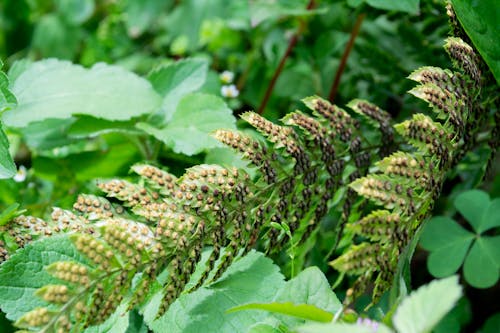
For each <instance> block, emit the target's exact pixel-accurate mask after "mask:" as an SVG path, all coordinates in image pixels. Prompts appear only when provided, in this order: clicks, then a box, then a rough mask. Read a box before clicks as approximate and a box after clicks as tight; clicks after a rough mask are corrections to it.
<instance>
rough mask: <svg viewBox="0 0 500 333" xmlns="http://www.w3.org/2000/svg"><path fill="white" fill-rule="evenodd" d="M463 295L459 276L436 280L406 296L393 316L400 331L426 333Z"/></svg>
mask: <svg viewBox="0 0 500 333" xmlns="http://www.w3.org/2000/svg"><path fill="white" fill-rule="evenodd" d="M461 295H462V287H461V286H460V284H459V283H458V276H456V275H454V276H451V277H449V278H446V279H442V280H434V281H432V282H431V283H429V284H428V285H425V286H423V287H420V288H418V289H417V290H416V291H414V292H412V293H411V294H410V296H408V297H407V298H405V299H404V300H403V301H402V302H401V305H400V306H399V307H398V309H397V310H396V313H395V314H394V317H393V323H394V327H395V328H396V329H397V331H398V333H426V332H430V331H431V329H432V328H433V327H434V326H436V325H437V324H438V323H439V321H440V320H441V319H442V318H443V317H444V316H445V315H446V313H448V312H449V311H450V310H451V309H452V308H453V307H454V306H455V303H456V302H457V301H458V299H459V298H460V296H461Z"/></svg>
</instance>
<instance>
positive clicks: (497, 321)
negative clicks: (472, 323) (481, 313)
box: [479, 312, 500, 333]
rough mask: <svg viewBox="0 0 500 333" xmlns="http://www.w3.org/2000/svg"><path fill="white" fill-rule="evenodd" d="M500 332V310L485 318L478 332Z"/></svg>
mask: <svg viewBox="0 0 500 333" xmlns="http://www.w3.org/2000/svg"><path fill="white" fill-rule="evenodd" d="M498 332H500V312H497V313H495V314H494V315H492V316H491V317H489V318H488V320H486V323H484V326H483V328H481V331H479V333H498Z"/></svg>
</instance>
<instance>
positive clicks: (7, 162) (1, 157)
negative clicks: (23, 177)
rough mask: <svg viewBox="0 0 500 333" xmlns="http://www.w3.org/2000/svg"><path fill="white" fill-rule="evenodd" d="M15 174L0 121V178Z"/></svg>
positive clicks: (10, 176) (7, 142)
mask: <svg viewBox="0 0 500 333" xmlns="http://www.w3.org/2000/svg"><path fill="white" fill-rule="evenodd" d="M0 74H1V73H0ZM15 174H16V165H15V164H14V161H13V160H12V157H11V156H10V152H9V141H8V140H7V136H6V135H5V133H4V132H3V129H2V122H1V121H0V179H3V178H12V177H13V176H14V175H15Z"/></svg>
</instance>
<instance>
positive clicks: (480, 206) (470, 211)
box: [454, 190, 490, 233]
mask: <svg viewBox="0 0 500 333" xmlns="http://www.w3.org/2000/svg"><path fill="white" fill-rule="evenodd" d="M454 204H455V208H456V209H457V210H458V211H459V212H460V214H462V216H463V217H464V218H465V219H466V220H467V221H468V222H469V223H470V225H472V227H473V228H474V230H475V231H476V232H477V233H480V232H481V231H480V230H481V229H482V228H481V224H482V221H483V217H484V214H485V213H486V210H487V208H488V206H489V204H490V197H489V196H488V194H487V193H486V192H484V191H480V190H470V191H466V192H463V193H460V194H459V195H458V196H457V197H456V198H455V201H454Z"/></svg>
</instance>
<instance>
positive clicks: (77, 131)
mask: <svg viewBox="0 0 500 333" xmlns="http://www.w3.org/2000/svg"><path fill="white" fill-rule="evenodd" d="M135 123H136V121H135V120H124V121H111V120H106V119H100V118H94V117H91V116H80V117H78V119H76V120H75V121H74V122H73V123H72V124H71V126H70V128H69V130H68V136H70V137H71V138H89V137H96V136H98V135H102V134H107V133H123V134H128V135H139V134H141V133H142V131H139V130H138V129H137V128H135Z"/></svg>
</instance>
